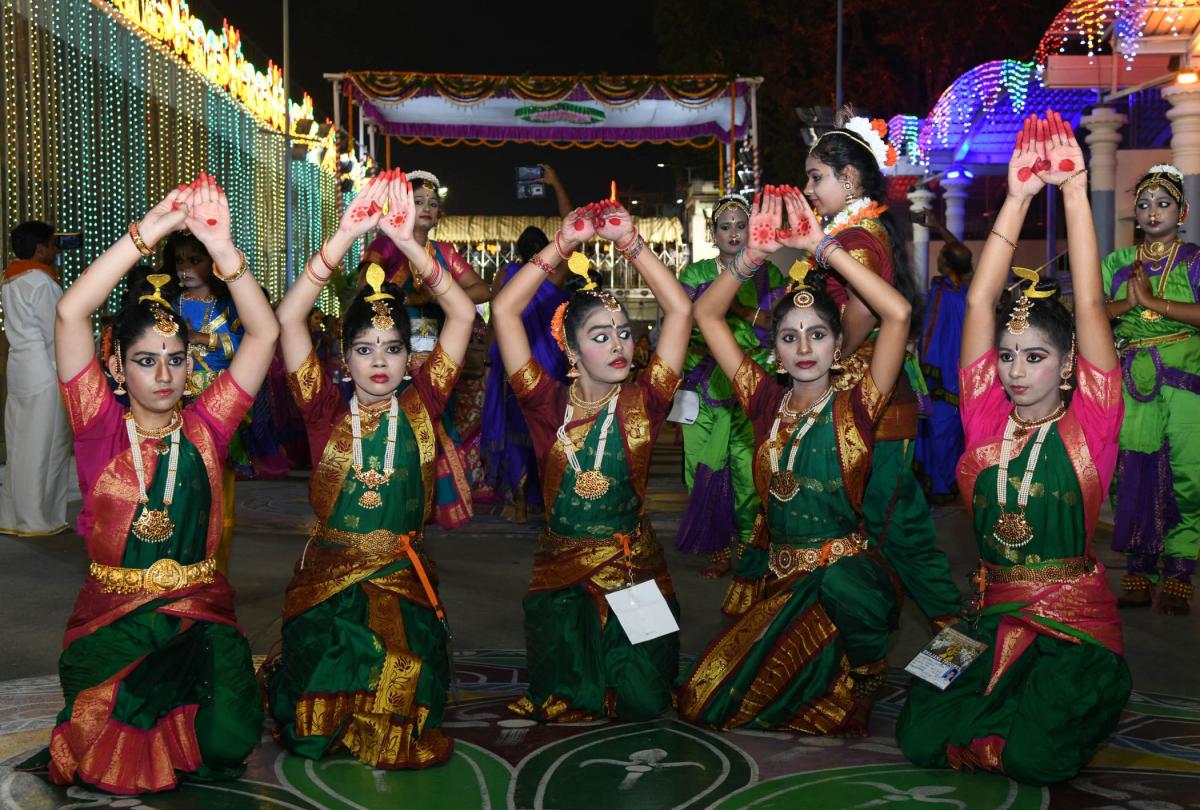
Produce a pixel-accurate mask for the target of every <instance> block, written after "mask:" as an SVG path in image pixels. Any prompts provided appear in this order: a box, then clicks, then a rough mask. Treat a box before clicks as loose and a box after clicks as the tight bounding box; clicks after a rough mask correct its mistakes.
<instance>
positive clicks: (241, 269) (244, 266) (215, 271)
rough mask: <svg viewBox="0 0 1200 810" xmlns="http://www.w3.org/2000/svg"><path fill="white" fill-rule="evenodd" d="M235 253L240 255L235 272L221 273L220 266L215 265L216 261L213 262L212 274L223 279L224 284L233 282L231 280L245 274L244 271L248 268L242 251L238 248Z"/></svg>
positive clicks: (248, 264)
mask: <svg viewBox="0 0 1200 810" xmlns="http://www.w3.org/2000/svg"><path fill="white" fill-rule="evenodd" d="M235 250H236V248H235ZM237 254H238V255H239V256H241V257H242V263H241V265H240V266H239V267H238V269H237V272H236V273H234V274H233V275H232V276H226V275H223V274H222V273H221V270H220V268H219V267H217V264H216V262H213V275H215V276H216V277H217V278H219V279H221V281H224V282H225V283H226V284H229V283H230V282H233V281H237V280H238V279H239V278H241V277H242V276H244V275H246V271H247V270H249V269H250V263H249V262H247V261H246V254H245V253H242V252H241V251H240V250H238V251H237Z"/></svg>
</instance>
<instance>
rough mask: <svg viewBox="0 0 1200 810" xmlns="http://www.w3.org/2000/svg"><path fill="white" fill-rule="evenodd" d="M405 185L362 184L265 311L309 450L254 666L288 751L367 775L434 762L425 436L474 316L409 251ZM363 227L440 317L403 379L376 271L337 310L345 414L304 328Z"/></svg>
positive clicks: (442, 662) (385, 289)
mask: <svg viewBox="0 0 1200 810" xmlns="http://www.w3.org/2000/svg"><path fill="white" fill-rule="evenodd" d="M415 221H416V216H415V212H414V205H413V191H412V184H411V183H410V182H409V181H408V179H407V178H406V177H405V176H404V175H403V174H402V173H401V172H399V170H395V171H393V172H389V173H387V174H385V175H383V176H380V177H376V178H374V179H372V180H371V181H370V182H369V183H368V184H367V186H366V188H365V189H363V190H362V191H361V192H360V193H359V195H358V196H357V197H356V198H355V199H354V201H353V202H352V203H351V204H350V205H349V206H347V208H346V210H345V212H344V213H343V214H342V219H341V223H340V224H339V226H338V229H337V231H336V232H335V233H334V234H333V236H331V237H330V238H329V240H328V241H326V243H325V244H324V245H322V247H321V249H320V250H319V251H318V252H317V255H315V256H313V257H312V258H311V259H310V260H309V262H308V265H307V266H306V267H305V270H304V273H303V277H302V278H301V279H298V280H297V281H296V283H295V284H294V285H293V286H292V288H291V289H290V290H289V291H288V294H287V296H285V297H284V299H283V302H282V303H281V304H280V305H279V309H278V315H279V322H280V325H281V328H282V343H283V357H284V363H285V364H286V366H287V370H288V374H289V385H290V386H291V390H292V396H293V397H294V399H295V401H296V403H297V405H298V406H299V408H300V410H301V412H302V414H303V416H304V423H305V426H306V428H307V430H308V441H309V447H310V448H311V452H312V468H313V474H312V478H311V479H310V480H309V489H308V493H309V502H310V503H311V504H312V507H313V512H314V513H315V514H316V518H317V523H316V526H315V528H314V529H313V533H312V536H311V537H310V539H309V541H308V543H307V544H306V545H305V548H304V552H303V553H302V554H301V555H300V560H299V561H298V562H297V563H296V570H295V574H294V575H293V577H292V581H291V583H290V584H289V585H288V589H287V595H286V597H285V601H284V609H283V648H282V655H281V657H280V659H279V660H278V661H276V662H272V663H271V665H270V666H269V667H268V669H267V672H268V676H267V686H268V696H269V700H270V707H271V715H272V717H273V718H274V719H275V721H276V722H277V723H278V724H279V732H280V736H281V738H282V740H283V742H284V744H285V745H286V746H287V747H288V748H289V749H290V750H292V751H294V752H295V753H297V754H300V755H302V756H306V757H310V758H313V759H317V758H320V757H322V756H324V755H325V754H328V753H330V752H332V751H336V750H347V751H349V752H350V753H351V754H353V755H354V756H355V757H357V758H358V759H359V760H360V761H361V762H363V763H365V764H367V765H369V766H371V767H373V768H385V769H395V768H424V767H427V766H430V765H436V764H440V763H443V762H445V761H446V760H448V759H449V758H450V755H451V754H452V753H453V742H452V741H451V740H450V738H448V737H446V736H445V734H443V733H442V730H441V725H442V712H443V709H444V706H445V702H446V689H447V686H448V685H449V682H450V672H451V661H450V659H449V657H448V655H447V642H448V632H449V629H448V627H447V626H446V621H445V611H444V609H443V607H442V605H441V602H440V600H439V597H438V594H437V590H436V583H437V578H436V575H435V572H434V570H433V565H432V563H431V562H430V560H429V557H428V556H427V555H426V552H425V548H424V543H423V534H424V526H425V521H426V519H427V518H428V516H429V514H430V511H431V510H432V509H433V503H434V481H435V473H434V453H435V439H434V430H433V425H434V423H435V422H436V421H437V420H438V418H439V417H440V416H441V413H442V409H443V408H444V407H445V406H446V402H447V400H448V399H449V398H450V392H451V390H452V389H453V388H454V383H455V382H456V380H457V379H458V374H459V371H460V369H461V364H462V360H463V356H464V354H465V353H466V351H467V343H468V341H469V339H470V335H471V322H472V320H473V319H474V317H475V308H474V306H473V305H472V303H471V301H470V299H469V298H467V295H466V293H464V292H463V290H462V289H461V288H460V287H459V286H458V285H457V284H456V283H455V282H454V280H453V279H452V278H450V275H449V274H448V273H447V272H446V271H444V270H443V269H441V268H440V267H439V266H438V265H436V264H434V263H433V262H431V261H430V260H429V257H428V256H427V254H426V253H425V250H424V248H423V247H421V245H419V244H418V243H417V242H416V241H415V239H414V238H413V223H414V222H415ZM376 226H378V227H379V229H380V230H381V231H382V232H383V234H384V235H386V236H387V237H388V238H389V239H391V240H392V241H393V243H394V244H395V245H396V248H397V249H398V250H400V251H403V253H404V255H405V256H407V257H408V259H409V261H410V262H411V263H412V266H413V267H414V268H415V269H416V272H417V273H419V274H420V276H419V277H420V279H421V283H422V285H423V286H424V288H425V289H426V290H428V292H429V294H430V296H431V298H432V300H433V301H435V302H436V303H437V304H438V305H439V306H440V307H441V309H442V311H443V312H445V316H446V320H445V324H444V326H443V328H442V330H441V331H440V332H439V333H438V337H437V342H436V343H435V344H434V345H433V346H432V347H431V352H430V354H429V357H428V359H427V360H426V361H425V362H424V363H423V364H422V365H421V367H420V368H419V369H417V370H415V371H413V372H412V382H411V384H410V385H409V386H408V387H407V388H405V389H404V391H403V392H402V393H400V394H397V393H396V389H397V388H398V387H400V384H401V382H402V381H403V380H404V378H405V375H406V373H407V371H408V368H409V357H410V340H411V325H410V321H409V316H408V312H407V311H406V309H405V306H404V296H403V293H401V291H400V289H399V288H398V287H397V286H396V285H394V284H390V283H387V282H385V281H384V277H383V276H384V273H383V269H382V268H380V267H379V266H378V265H371V266H369V267H368V268H367V269H366V280H367V283H366V286H365V287H364V288H363V289H362V290H360V291H359V293H358V295H357V296H356V297H355V298H354V301H353V302H352V303H351V304H350V306H349V308H348V309H347V310H346V315H345V318H344V326H343V331H342V340H343V341H344V346H343V347H342V352H343V355H344V361H345V366H346V368H347V369H348V370H349V373H350V378H351V380H352V381H353V383H354V395H353V396H352V397H351V399H350V402H349V404H347V403H346V401H345V400H344V399H343V398H342V395H341V393H340V392H339V391H338V390H337V389H335V388H334V386H333V385H332V384H331V383H330V375H329V374H328V373H325V372H324V370H323V369H322V368H321V361H320V360H319V359H318V357H317V354H316V352H315V351H314V347H313V342H312V335H311V333H310V332H309V329H308V323H307V321H308V315H309V312H310V311H311V309H312V306H313V303H314V302H315V301H316V299H317V296H318V295H319V294H320V292H321V290H322V289H323V288H324V287H325V285H326V284H327V283H328V282H329V280H330V278H331V277H332V276H333V274H334V272H336V270H337V269H338V267H339V263H340V262H341V259H342V257H343V256H344V255H345V254H346V251H347V250H348V249H349V248H350V245H352V244H353V243H354V241H355V240H356V239H359V238H361V237H362V236H363V235H364V234H366V233H367V232H368V231H370V230H371V229H373V228H375V227H376Z"/></svg>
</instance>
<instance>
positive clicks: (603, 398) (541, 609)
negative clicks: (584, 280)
mask: <svg viewBox="0 0 1200 810" xmlns="http://www.w3.org/2000/svg"><path fill="white" fill-rule="evenodd" d="M593 234H598V235H599V236H601V237H602V238H604V239H608V240H611V241H612V242H614V243H615V244H616V246H617V249H618V250H620V251H622V252H623V253H624V255H625V257H626V258H627V259H628V260H629V262H630V263H631V264H632V265H633V266H634V267H636V268H637V270H638V272H640V273H641V274H642V276H643V277H644V278H645V279H646V283H647V284H649V286H650V290H651V291H652V292H653V293H654V296H655V298H656V299H657V300H658V304H659V306H660V307H662V309H663V313H664V318H663V325H662V332H661V333H660V337H659V341H658V353H657V354H656V355H655V356H654V357H653V358H652V359H651V361H650V365H649V367H648V368H647V369H646V371H645V372H644V373H643V374H642V375H641V376H640V377H639V378H638V380H637V382H635V383H631V384H629V385H625V382H626V380H627V379H628V377H629V372H630V369H631V366H632V360H633V345H634V341H633V339H632V333H631V328H630V324H629V317H628V315H627V314H626V312H625V310H624V309H623V308H622V307H621V305H620V304H619V303H617V301H616V299H614V298H613V297H612V295H611V294H609V293H607V292H605V291H602V290H596V289H588V288H585V289H583V290H580V291H579V292H577V293H575V294H574V295H572V296H571V300H570V301H568V302H566V303H565V304H563V305H562V306H560V307H559V309H558V311H557V313H556V315H555V319H554V324H553V326H552V328H553V329H554V333H555V336H556V339H557V340H558V344H559V346H560V347H561V348H562V350H563V351H564V352H565V353H566V355H567V362H568V363H570V365H571V369H572V370H571V371H570V372H568V376H569V377H573V378H575V381H574V382H573V383H571V384H570V385H569V386H564V385H562V384H561V383H559V382H556V381H555V380H553V379H552V378H551V377H550V376H549V375H548V374H547V373H546V372H545V370H544V369H543V368H542V367H541V365H540V364H539V363H538V362H537V361H536V360H534V359H533V357H532V356H531V354H530V350H529V339H528V338H527V337H526V335H525V331H524V330H523V329H522V328H521V326H522V324H521V312H522V311H523V310H524V309H525V305H526V304H528V303H529V301H530V299H531V298H533V295H534V293H535V292H536V290H537V288H538V286H539V285H540V284H541V282H542V280H543V279H544V278H545V277H546V275H549V274H552V273H553V272H554V267H555V265H557V264H558V263H559V262H560V261H562V260H563V259H564V258H566V253H567V251H569V250H570V249H572V248H574V247H575V246H576V245H578V244H581V243H583V242H586V241H587V240H588V239H590V238H592V236H593ZM582 258H583V257H582V255H577V256H574V257H572V261H573V262H578V261H579V260H580V259H582ZM580 270H582V268H580ZM492 318H493V323H494V325H495V328H496V340H497V341H498V342H499V343H500V356H501V358H502V359H503V360H504V368H505V370H506V371H507V372H508V373H509V375H510V382H511V384H512V387H513V390H514V391H515V392H516V396H517V399H518V401H519V402H520V404H521V410H522V411H523V412H524V414H525V419H526V421H527V422H528V423H529V431H530V433H531V435H532V438H533V446H534V450H535V451H536V453H537V457H538V461H539V463H540V465H541V469H540V472H541V478H542V487H543V493H544V496H545V503H546V523H547V526H546V530H545V532H543V534H542V537H541V547H540V549H539V550H538V553H537V556H536V557H534V562H533V576H532V578H531V581H530V585H529V594H528V595H527V596H526V597H525V643H526V645H527V647H528V654H529V667H528V668H529V692H528V693H527V694H526V696H525V697H523V698H521V699H520V700H519V701H517V702H516V703H514V704H512V705H511V706H510V707H509V708H510V709H512V710H513V711H515V712H516V713H518V714H521V715H526V716H532V717H535V718H537V719H540V720H544V721H557V722H564V721H571V720H579V719H583V718H594V717H605V716H608V717H620V718H622V719H646V718H650V717H654V716H655V715H658V714H660V713H662V712H663V711H665V710H666V709H668V708H669V707H670V705H671V685H672V683H673V681H674V679H675V676H676V673H677V672H678V668H679V636H678V634H676V633H672V634H670V635H667V636H660V637H659V638H656V639H653V640H651V641H646V642H643V643H641V644H637V645H634V644H631V643H630V642H629V639H628V638H627V637H626V634H625V631H624V630H623V629H622V627H621V623H620V621H619V620H617V618H616V616H615V615H614V614H613V613H612V612H611V611H610V610H609V606H608V603H607V602H606V601H605V594H606V593H607V592H609V591H613V590H616V589H619V588H622V587H624V586H625V585H626V584H627V582H628V578H630V577H632V578H633V579H636V580H638V581H643V580H647V579H649V578H654V579H655V580H656V581H657V583H658V587H659V588H660V589H661V591H662V593H663V595H664V596H665V597H666V599H667V602H668V604H669V605H670V606H671V609H672V610H673V611H674V612H675V613H676V615H678V610H679V609H678V606H677V604H676V602H675V597H674V590H673V587H672V585H671V576H670V574H669V573H668V572H667V564H666V561H665V560H664V559H663V552H662V548H660V547H659V545H658V542H657V541H656V540H655V539H654V533H653V531H652V530H651V528H650V526H649V524H648V523H647V522H646V518H645V515H644V513H643V510H644V504H645V496H646V479H647V476H648V473H649V467H650V454H651V451H652V450H653V447H654V442H655V439H656V438H657V437H658V431H659V428H660V427H661V426H662V423H663V421H664V420H665V419H666V416H667V413H668V412H669V411H670V409H671V400H672V397H673V396H674V394H675V390H676V389H677V388H678V387H679V372H680V369H681V368H683V358H684V354H685V352H686V351H687V342H688V332H689V330H690V328H691V302H690V301H688V297H687V294H686V293H685V292H684V291H683V288H682V287H681V286H679V282H678V281H676V280H675V275H674V273H672V272H671V271H670V270H668V269H667V268H666V267H665V266H664V265H663V263H662V262H661V261H659V260H658V257H657V256H655V255H654V254H653V253H652V252H651V251H650V250H648V249H646V247H645V243H644V242H643V241H642V238H641V237H640V236H639V235H638V233H637V230H636V229H635V228H634V227H633V223H632V221H631V220H630V217H629V214H628V213H627V212H626V211H625V210H624V209H623V208H621V207H620V206H618V205H616V204H615V203H599V204H595V205H590V206H588V207H586V208H580V209H577V210H575V211H573V212H571V214H569V215H568V216H567V217H566V219H565V220H564V221H563V227H562V230H561V231H559V233H558V234H557V236H556V237H555V242H554V244H551V245H547V246H546V247H545V248H544V249H543V250H542V251H541V252H539V253H538V254H537V255H535V256H534V257H533V259H532V260H531V261H530V262H529V263H528V264H526V265H525V266H524V267H523V268H522V269H521V270H520V271H519V272H518V273H517V275H516V276H515V277H514V278H513V279H512V280H511V281H509V282H508V284H507V285H505V287H504V289H503V290H501V291H500V294H499V295H497V296H496V300H495V301H494V302H492Z"/></svg>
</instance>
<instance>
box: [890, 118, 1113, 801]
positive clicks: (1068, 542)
mask: <svg viewBox="0 0 1200 810" xmlns="http://www.w3.org/2000/svg"><path fill="white" fill-rule="evenodd" d="M1085 165H1086V164H1085V163H1084V158H1083V153H1082V151H1081V150H1080V148H1079V144H1078V143H1077V142H1076V140H1075V135H1074V133H1073V132H1072V131H1071V127H1070V125H1069V124H1067V123H1066V122H1065V121H1063V119H1062V117H1061V116H1059V115H1058V114H1057V113H1054V112H1048V113H1047V115H1046V118H1045V119H1044V120H1040V119H1038V118H1037V117H1036V116H1031V117H1030V118H1028V119H1027V120H1026V121H1025V127H1024V129H1023V130H1022V132H1021V133H1020V135H1019V136H1018V137H1017V144H1016V148H1015V149H1014V150H1013V155H1012V159H1011V161H1010V163H1009V167H1008V196H1007V197H1006V198H1005V200H1004V205H1003V206H1002V207H1001V209H1000V213H999V214H998V215H997V216H996V220H995V223H994V226H993V228H992V232H991V234H990V235H989V237H988V240H987V242H986V243H985V244H984V248H983V253H982V255H981V256H980V260H979V265H978V268H977V269H976V271H975V276H974V278H973V279H972V280H971V286H970V288H969V290H968V292H967V314H966V319H965V322H964V324H963V342H962V356H961V360H960V363H961V364H962V367H961V369H960V372H959V391H960V396H961V398H962V420H963V428H964V430H965V433H966V445H967V451H966V454H965V455H964V456H963V458H962V461H960V462H959V466H958V484H959V488H960V489H961V491H962V493H963V497H964V498H965V499H966V503H967V510H968V513H969V515H970V517H971V520H972V522H973V524H974V528H975V535H976V540H977V544H978V548H979V557H980V562H979V570H978V574H977V585H978V590H977V601H976V605H975V606H974V610H973V611H972V613H971V620H970V622H969V623H968V624H966V625H960V627H959V628H958V629H961V630H962V632H964V633H967V634H968V635H970V636H971V637H973V638H974V639H976V640H978V641H981V642H983V643H984V644H986V645H987V649H986V650H985V652H984V654H983V656H982V657H981V658H980V659H979V660H978V661H976V662H975V663H974V664H973V665H971V666H970V667H969V668H967V669H965V670H963V671H962V674H961V675H959V676H958V678H957V679H956V680H954V681H953V682H952V683H950V685H949V686H948V687H946V689H945V691H940V690H939V689H938V688H937V687H935V686H932V685H930V684H928V683H925V682H924V681H916V682H915V683H914V684H913V688H912V691H911V692H910V694H909V697H908V702H907V703H906V704H905V706H904V709H903V711H902V712H901V714H900V719H899V721H898V723H897V726H896V738H897V740H898V741H899V743H900V748H901V749H902V750H903V751H904V753H905V755H906V756H908V758H909V759H911V760H913V761H914V762H916V763H917V764H919V765H924V766H932V767H946V766H947V765H949V766H950V767H953V768H956V769H963V768H966V769H968V770H988V771H995V772H997V773H1001V774H1004V775H1006V776H1008V777H1010V778H1012V779H1016V780H1018V781H1021V782H1029V783H1033V784H1049V783H1052V782H1060V781H1063V780H1066V779H1070V778H1072V777H1073V776H1075V774H1076V773H1078V772H1079V769H1080V768H1082V767H1083V766H1084V765H1085V764H1087V761H1088V760H1089V759H1090V758H1091V756H1092V753H1093V752H1094V751H1095V750H1096V748H1097V747H1098V746H1099V745H1100V743H1101V742H1102V741H1103V740H1104V738H1105V737H1107V736H1108V735H1109V734H1110V733H1111V732H1112V730H1113V729H1114V728H1115V727H1116V724H1117V721H1118V719H1119V718H1120V716H1121V710H1122V709H1123V708H1124V706H1125V702H1126V700H1127V699H1128V698H1129V692H1130V676H1129V667H1128V666H1126V664H1125V659H1124V658H1123V657H1122V654H1121V653H1122V640H1121V623H1120V620H1119V619H1118V616H1117V606H1116V601H1115V599H1114V598H1113V595H1112V593H1111V592H1110V591H1109V587H1108V583H1107V580H1106V579H1105V575H1104V566H1103V565H1101V564H1100V562H1099V561H1098V560H1097V559H1096V558H1095V556H1094V555H1093V553H1092V547H1091V543H1092V535H1093V533H1094V532H1095V530H1096V523H1097V521H1098V519H1099V516H1100V506H1101V503H1102V502H1103V500H1104V497H1105V494H1106V493H1107V492H1108V486H1109V482H1110V481H1111V480H1112V476H1113V468H1114V467H1115V465H1116V460H1117V433H1118V431H1119V429H1120V426H1121V417H1122V413H1123V411H1124V408H1123V405H1122V400H1121V370H1120V367H1119V366H1118V364H1117V355H1116V352H1115V351H1114V349H1113V340H1112V331H1111V330H1110V329H1109V325H1108V316H1107V315H1106V314H1105V310H1104V295H1103V293H1102V291H1101V282H1100V256H1099V251H1098V249H1097V246H1096V231H1095V225H1094V224H1093V221H1092V212H1091V206H1090V205H1089V203H1088V184H1087V173H1086V169H1085ZM1051 183H1052V184H1054V185H1056V186H1057V187H1058V188H1059V189H1060V190H1061V191H1062V196H1063V204H1064V206H1065V210H1066V218H1067V251H1068V258H1069V260H1070V264H1071V282H1072V288H1073V291H1074V310H1075V311H1074V315H1073V316H1072V313H1071V312H1070V311H1069V310H1067V308H1066V307H1064V306H1063V305H1062V303H1061V302H1059V300H1058V299H1057V297H1056V295H1055V289H1054V287H1052V286H1050V285H1046V284H1043V283H1040V282H1039V281H1038V276H1037V273H1036V272H1034V271H1032V270H1025V269H1023V268H1016V272H1017V274H1018V276H1019V279H1018V281H1020V282H1021V286H1020V288H1019V290H1018V291H1017V293H1016V295H1015V300H1014V301H1009V302H1006V303H1004V304H1003V305H1002V306H1001V307H1000V311H999V313H997V305H998V304H1000V302H1001V296H1002V294H1003V293H1004V288H1005V285H1006V283H1007V281H1008V272H1009V267H1010V265H1011V263H1012V258H1013V253H1014V252H1015V250H1016V240H1017V237H1018V235H1019V234H1020V231H1021V224H1022V223H1023V222H1024V221H1025V216H1026V214H1027V212H1028V211H1029V208H1030V205H1031V204H1032V203H1033V200H1034V198H1035V197H1036V196H1037V195H1038V193H1039V192H1040V191H1041V190H1042V188H1043V187H1044V186H1046V185H1048V184H1051ZM1072 387H1073V388H1074V391H1073V392H1072V393H1070V394H1069V395H1068V394H1067V393H1066V392H1067V391H1069V390H1070V389H1071V388H1072Z"/></svg>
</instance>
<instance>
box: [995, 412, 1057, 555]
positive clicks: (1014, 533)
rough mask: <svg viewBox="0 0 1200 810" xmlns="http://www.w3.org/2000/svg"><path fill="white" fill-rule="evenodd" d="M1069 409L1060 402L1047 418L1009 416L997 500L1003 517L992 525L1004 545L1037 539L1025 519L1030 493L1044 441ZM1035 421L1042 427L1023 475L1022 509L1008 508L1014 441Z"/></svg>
mask: <svg viewBox="0 0 1200 810" xmlns="http://www.w3.org/2000/svg"><path fill="white" fill-rule="evenodd" d="M1063 413H1065V408H1064V407H1063V405H1062V404H1059V406H1058V408H1057V410H1055V412H1054V413H1052V414H1050V416H1048V417H1046V418H1045V419H1039V420H1036V421H1035V422H1034V423H1030V422H1023V421H1022V420H1021V419H1020V418H1018V417H1017V414H1016V411H1015V410H1014V411H1013V412H1012V413H1011V414H1009V417H1008V425H1007V426H1006V427H1005V428H1004V441H1003V442H1002V443H1001V445H1000V470H999V472H998V473H997V475H996V503H997V504H999V506H1000V517H999V519H997V521H996V525H995V526H994V527H993V528H992V536H993V537H995V538H996V541H997V542H998V543H1000V545H1002V546H1004V547H1006V548H1011V549H1016V548H1021V547H1022V546H1026V545H1028V544H1029V543H1030V541H1032V540H1033V528H1032V527H1031V526H1030V525H1029V522H1028V521H1027V520H1025V509H1026V507H1028V506H1029V492H1030V490H1031V489H1032V487H1033V471H1034V470H1035V469H1036V468H1037V463H1038V456H1040V455H1041V453H1042V444H1044V443H1045V441H1046V436H1047V435H1048V434H1049V433H1050V428H1052V427H1054V424H1055V423H1056V422H1058V420H1059V419H1061V418H1062V415H1063ZM1034 424H1036V425H1037V426H1038V432H1037V436H1036V437H1035V438H1034V440H1033V449H1032V450H1030V451H1029V461H1028V462H1026V464H1025V474H1024V475H1023V476H1021V486H1020V488H1018V489H1017V509H1019V510H1020V511H1018V512H1009V511H1008V464H1009V462H1010V461H1011V460H1012V455H1013V444H1014V442H1015V440H1016V438H1017V435H1018V433H1020V435H1021V436H1024V435H1025V434H1026V433H1027V432H1028V430H1029V428H1031V427H1033V426H1034Z"/></svg>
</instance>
